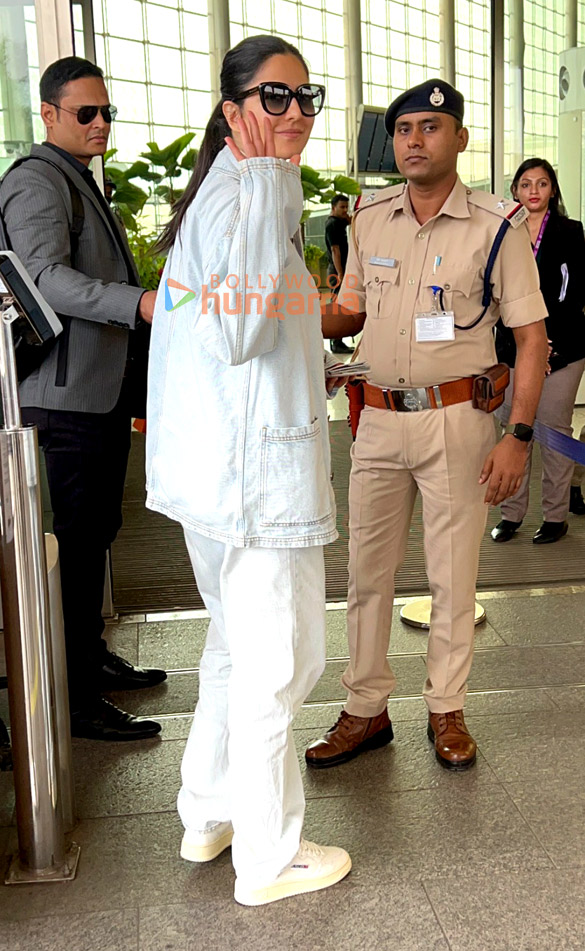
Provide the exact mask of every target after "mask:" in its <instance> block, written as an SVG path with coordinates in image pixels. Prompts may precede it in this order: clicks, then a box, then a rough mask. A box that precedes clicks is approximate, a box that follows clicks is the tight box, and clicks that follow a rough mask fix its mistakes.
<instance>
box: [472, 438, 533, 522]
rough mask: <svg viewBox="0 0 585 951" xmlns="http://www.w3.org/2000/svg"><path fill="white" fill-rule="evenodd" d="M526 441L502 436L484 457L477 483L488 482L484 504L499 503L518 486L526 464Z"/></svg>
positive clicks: (514, 491)
mask: <svg viewBox="0 0 585 951" xmlns="http://www.w3.org/2000/svg"><path fill="white" fill-rule="evenodd" d="M527 446H528V443H525V442H521V441H520V440H519V439H516V437H515V436H511V435H508V436H504V437H503V438H502V439H501V440H500V442H499V443H498V444H497V446H496V447H495V448H494V449H492V451H491V452H490V454H489V456H488V457H487V458H486V460H485V462H484V464H483V469H482V471H481V476H480V479H479V484H480V485H484V484H485V483H486V482H488V480H489V482H488V487H487V492H486V494H485V502H486V505H499V504H500V502H503V501H504V499H508V498H510V496H511V495H515V493H516V492H517V491H518V489H519V488H520V484H521V482H522V479H523V477H524V468H525V466H526V448H527Z"/></svg>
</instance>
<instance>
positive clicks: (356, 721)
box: [306, 79, 547, 770]
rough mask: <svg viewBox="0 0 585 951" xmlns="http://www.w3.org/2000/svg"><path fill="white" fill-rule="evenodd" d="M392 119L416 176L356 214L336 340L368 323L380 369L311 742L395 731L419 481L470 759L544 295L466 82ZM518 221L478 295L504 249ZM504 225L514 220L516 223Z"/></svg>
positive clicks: (334, 325) (433, 677) (427, 90)
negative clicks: (475, 398)
mask: <svg viewBox="0 0 585 951" xmlns="http://www.w3.org/2000/svg"><path fill="white" fill-rule="evenodd" d="M386 129H387V131H388V133H389V135H391V136H393V138H394V153H395V157H396V163H397V165H398V168H399V170H400V172H401V174H402V175H403V176H404V177H405V178H406V179H407V184H406V185H397V186H392V187H390V188H385V189H383V190H381V191H379V192H375V193H374V194H373V195H370V196H366V197H365V198H364V199H363V200H362V202H361V205H360V208H359V211H358V212H357V214H356V216H355V217H354V223H353V227H352V240H351V244H350V253H349V259H348V264H347V271H346V275H345V279H344V283H343V285H342V287H341V291H340V297H339V302H340V304H341V305H343V306H341V307H338V308H337V316H335V313H336V311H335V305H328V308H327V310H326V312H325V315H324V319H323V330H324V334H325V335H326V336H332V337H341V336H346V335H349V334H355V333H357V332H359V330H360V329H362V327H363V330H364V335H363V341H362V348H361V353H360V356H361V357H362V358H364V359H366V360H367V361H368V362H369V363H370V364H371V367H372V371H371V375H370V378H369V383H368V384H366V385H365V387H364V390H365V404H366V405H365V407H364V410H363V412H362V415H361V420H360V424H359V428H358V432H357V438H356V441H355V443H354V446H353V449H352V471H351V479H350V489H349V509H350V519H349V525H350V545H349V589H348V609H347V620H348V639H349V654H350V662H349V666H348V667H347V670H346V671H345V674H344V676H343V678H342V682H343V684H344V686H345V688H346V689H347V691H348V700H347V703H346V706H345V709H344V711H343V712H342V713H341V716H340V717H339V719H338V721H337V723H336V724H335V725H334V726H333V727H332V728H331V729H330V730H329V732H328V733H327V734H326V735H325V737H324V738H323V739H320V740H318V741H316V742H315V743H313V744H312V745H311V746H309V748H308V749H307V751H306V760H307V763H308V764H309V765H310V766H314V767H324V766H333V765H336V764H338V763H343V762H345V761H346V760H349V759H352V758H353V757H354V756H356V755H358V754H359V753H361V752H363V751H365V750H368V749H373V748H375V747H379V746H383V745H385V744H386V743H389V742H390V741H391V740H392V739H393V733H392V725H391V723H390V720H389V718H388V712H387V700H388V696H389V694H390V693H391V692H392V690H393V688H394V686H395V678H394V675H393V673H392V670H391V669H390V666H389V664H388V660H387V656H386V655H387V652H388V643H389V636H390V625H391V618H392V604H393V599H394V577H395V574H396V571H397V570H398V569H399V567H400V565H401V563H402V560H403V556H404V552H405V549H406V543H407V538H408V530H409V524H410V520H411V516H412V510H413V506H414V501H415V496H416V492H417V489H419V490H420V492H421V495H422V501H423V526H424V545H425V556H426V565H427V574H428V579H429V585H430V590H431V594H432V604H433V607H432V615H431V629H430V635H429V643H428V653H427V680H426V683H425V686H424V691H423V695H424V699H425V701H426V703H427V706H428V710H429V720H428V736H429V739H430V740H431V742H433V743H434V746H435V751H436V756H437V759H438V761H439V763H440V764H441V765H442V766H445V767H446V768H448V769H458V770H461V769H467V768H468V767H469V766H472V765H473V763H474V762H475V757H476V744H475V741H474V740H473V738H472V737H471V736H470V734H469V732H468V731H467V728H466V726H465V721H464V718H463V704H464V700H465V694H466V682H467V677H468V675H469V671H470V668H471V662H472V655H473V636H474V605H475V586H476V580H477V569H478V561H479V547H480V542H481V538H482V535H483V533H484V529H485V523H486V516H487V511H488V505H498V504H499V503H500V502H501V501H502V500H503V499H505V498H507V497H508V496H510V495H513V494H514V492H515V491H516V489H517V487H518V486H519V484H520V481H521V479H522V474H523V471H524V463H525V457H526V446H527V444H528V440H530V438H531V436H532V429H531V425H532V422H533V420H534V414H535V411H536V407H537V405H538V400H539V395H540V391H541V387H542V382H543V379H544V373H545V365H546V355H547V341H546V333H545V326H544V317H545V316H546V309H545V305H544V301H543V298H542V296H541V293H540V291H539V280H538V273H537V270H536V265H535V263H534V256H533V254H532V249H531V246H530V239H529V235H528V231H527V229H526V226H525V225H524V224H523V221H524V218H525V214H524V211H525V209H523V208H522V206H518V205H516V203H515V202H511V201H503V200H499V199H498V198H496V197H494V196H493V195H489V194H486V193H485V192H477V191H471V189H469V188H466V187H465V185H464V184H463V183H462V182H461V180H460V179H459V177H458V175H457V158H458V155H459V153H460V152H463V151H464V150H465V148H466V146H467V143H468V132H467V129H465V128H464V127H463V96H462V95H461V93H459V92H458V91H457V90H456V89H453V87H452V86H450V85H449V84H448V83H446V82H443V81H442V80H439V79H437V80H430V81H428V82H425V83H422V84H421V85H420V86H417V87H415V88H413V89H409V90H408V91H407V92H405V93H403V94H402V95H401V96H399V97H398V98H397V99H395V101H394V102H393V103H392V104H391V106H390V107H389V109H388V111H387V113H386ZM505 219H506V220H507V221H509V224H510V227H507V231H506V233H505V236H504V238H503V241H502V243H501V247H500V249H499V253H498V254H497V257H496V258H495V263H493V270H492V271H491V275H489V284H490V285H491V293H490V294H489V296H488V303H487V305H486V307H485V314H484V316H483V318H482V319H481V320H478V317H480V315H481V314H482V312H483V311H484V307H483V306H482V297H483V296H484V293H485V287H484V284H486V283H487V282H486V281H485V280H484V278H485V271H486V267H487V262H488V259H489V257H490V251H491V250H492V248H493V246H494V240H495V238H496V236H497V234H498V232H499V231H500V229H501V226H502V222H503V221H504V220H505ZM505 227H506V226H505ZM500 316H501V318H502V320H503V322H504V324H505V325H506V326H508V327H511V328H512V329H513V331H514V337H515V341H516V344H517V347H518V362H517V364H516V375H515V385H514V393H513V399H512V409H511V415H510V425H509V426H508V427H507V429H506V434H505V435H504V436H503V438H502V439H501V441H500V442H498V443H497V445H494V443H495V429H494V424H493V419H492V418H491V417H490V415H488V414H487V413H485V412H482V411H481V410H480V409H475V408H474V407H473V405H472V400H471V397H472V386H473V378H474V377H475V376H477V375H479V374H482V373H484V372H485V371H486V370H487V369H488V368H489V367H491V366H493V365H494V364H495V363H496V355H495V348H494V340H493V326H494V324H495V323H496V321H497V319H498V317H500Z"/></svg>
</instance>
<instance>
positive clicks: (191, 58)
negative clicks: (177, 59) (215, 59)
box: [183, 52, 210, 89]
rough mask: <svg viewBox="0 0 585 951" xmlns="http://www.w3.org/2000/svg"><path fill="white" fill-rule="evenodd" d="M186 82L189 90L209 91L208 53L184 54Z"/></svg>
mask: <svg viewBox="0 0 585 951" xmlns="http://www.w3.org/2000/svg"><path fill="white" fill-rule="evenodd" d="M183 56H184V60H185V82H186V85H187V87H188V88H189V89H209V83H210V75H209V56H208V55H207V54H206V53H189V52H186V53H184V54H183Z"/></svg>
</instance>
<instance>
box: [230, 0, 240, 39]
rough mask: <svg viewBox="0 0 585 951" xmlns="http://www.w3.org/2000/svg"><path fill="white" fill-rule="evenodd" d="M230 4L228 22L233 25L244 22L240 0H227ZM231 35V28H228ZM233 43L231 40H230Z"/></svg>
mask: <svg viewBox="0 0 585 951" xmlns="http://www.w3.org/2000/svg"><path fill="white" fill-rule="evenodd" d="M229 2H230V21H232V22H235V23H243V22H244V11H243V7H242V0H229ZM230 33H231V28H230ZM232 43H233V38H232Z"/></svg>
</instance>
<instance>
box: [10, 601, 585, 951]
mask: <svg viewBox="0 0 585 951" xmlns="http://www.w3.org/2000/svg"><path fill="white" fill-rule="evenodd" d="M481 600H482V603H483V604H484V607H485V609H486V612H487V622H486V623H484V624H483V625H481V626H480V627H478V628H477V641H476V657H475V663H474V667H473V670H472V674H471V678H470V694H469V697H468V702H467V708H466V710H467V722H468V725H469V726H470V728H471V730H472V732H473V733H474V735H475V737H476V739H477V741H478V745H479V756H478V762H477V766H476V767H475V768H474V769H473V770H470V771H469V772H467V773H463V774H451V773H449V772H447V771H445V770H443V769H441V768H440V767H439V766H438V765H437V763H436V761H435V759H434V756H433V753H432V750H431V749H430V746H429V744H428V741H427V739H426V735H425V716H426V713H425V708H424V706H423V703H422V700H421V698H420V692H421V687H422V683H423V680H424V676H425V665H424V653H425V648H426V635H425V634H424V633H423V632H421V631H418V630H416V629H413V628H408V627H406V626H404V625H403V624H402V623H401V622H400V620H399V618H398V611H399V607H398V606H397V607H396V609H395V623H394V633H393V639H392V644H391V649H392V657H391V663H392V665H393V667H394V669H395V672H396V675H397V678H398V688H397V696H396V698H394V699H392V700H391V701H390V705H389V709H390V715H391V717H392V719H393V721H394V727H395V734H396V738H395V741H394V743H392V745H391V746H389V747H387V748H386V749H383V750H379V751H377V752H374V753H368V754H366V755H364V756H362V757H360V758H359V759H357V760H354V761H353V762H352V763H348V764H346V765H345V766H341V767H338V768H337V769H330V770H325V771H323V772H317V773H315V772H311V771H308V772H307V771H305V769H304V761H303V757H302V754H303V750H304V747H305V745H306V744H307V743H308V742H309V741H310V740H312V739H313V738H315V737H317V736H319V735H320V734H321V733H322V731H323V729H324V728H327V727H328V726H330V725H331V723H332V722H333V721H334V719H335V718H336V716H337V713H338V711H339V709H340V708H341V700H342V697H343V691H342V689H341V687H340V684H339V676H340V673H341V672H342V670H343V668H344V664H345V657H346V655H347V648H346V642H345V612H344V610H343V609H336V610H329V611H328V614H327V619H328V657H329V660H328V663H327V669H326V672H325V674H324V676H323V678H322V680H321V681H320V683H319V684H318V686H317V687H316V688H315V690H314V691H313V694H312V695H311V697H310V699H309V703H307V704H306V705H305V707H304V708H303V709H302V711H301V712H300V714H299V716H298V718H297V721H296V724H295V727H296V730H295V738H296V742H297V748H298V752H299V756H300V758H301V763H303V775H304V782H305V788H306V792H307V800H308V804H307V816H306V829H305V831H306V834H307V836H308V837H309V838H314V839H315V840H317V841H320V842H323V843H331V844H334V843H338V844H341V845H344V846H345V847H346V848H347V849H348V850H349V852H350V853H351V855H352V858H353V862H354V866H353V871H352V873H351V875H350V876H349V877H348V878H347V879H346V880H345V881H344V882H342V883H341V884H339V885H337V886H335V887H334V888H332V889H329V890H327V891H325V892H321V893H318V894H314V895H309V896H303V897H300V898H296V899H290V900H288V901H284V902H280V903H278V904H275V905H272V906H268V907H266V908H260V909H248V908H242V907H240V906H238V905H236V904H235V902H234V901H233V897H232V892H233V871H232V867H231V863H230V854H229V851H228V852H227V853H224V854H223V855H222V856H220V858H218V859H217V860H216V861H215V862H212V863H210V864H209V865H206V866H191V865H189V864H188V863H186V862H183V861H182V860H181V859H180V858H179V856H178V845H179V841H180V836H181V827H180V822H179V820H178V817H177V814H176V810H175V799H176V794H177V789H178V784H179V765H180V760H181V755H182V752H183V748H184V741H185V737H186V735H187V733H188V730H189V725H190V720H191V711H192V709H193V706H194V703H195V701H196V698H197V667H198V664H199V660H200V656H201V651H202V647H203V641H204V637H205V630H206V627H207V621H206V620H205V619H204V618H201V617H195V618H193V617H190V618H188V619H185V618H181V619H171V620H160V619H156V618H151V619H146V618H145V617H141V616H137V617H134V618H127V619H125V620H124V623H120V624H115V625H111V626H110V627H109V635H108V636H109V639H110V642H111V643H112V644H113V645H114V646H115V647H116V649H117V650H119V651H120V652H121V653H122V654H124V655H125V656H127V657H128V658H129V659H130V660H132V661H135V662H140V663H142V664H151V665H163V666H166V667H167V668H168V669H170V671H171V673H170V676H169V679H168V681H167V683H166V684H165V685H164V686H162V687H160V688H158V689H156V690H151V691H143V692H138V693H129V694H126V695H118V696H117V699H118V700H119V702H120V703H121V704H122V705H124V706H125V707H126V708H127V709H129V710H132V711H134V712H136V713H141V714H152V715H158V716H160V717H162V722H163V732H162V736H161V738H159V739H157V740H153V741H148V742H143V743H137V744H122V745H120V746H116V745H113V744H99V743H92V742H89V741H83V740H77V741H75V743H74V757H75V770H76V781H77V802H78V812H79V816H80V822H79V825H78V826H77V828H76V829H75V833H74V837H75V839H76V841H78V842H79V843H80V845H81V848H82V854H81V862H80V866H79V872H78V875H77V878H76V880H75V881H74V882H72V883H69V884H66V885H36V886H32V887H26V886H17V887H13V888H6V887H0V951H8V949H10V951H57V949H62V948H67V949H69V951H232V949H236V948H237V949H243V951H248V949H254V951H362V949H363V951H366V949H368V951H370V949H372V951H386V949H388V951H449V949H450V951H504V949H505V951H569V949H571V951H573V949H574V951H577V949H578V951H582V949H583V948H584V947H585V900H584V898H585V826H584V823H583V819H584V817H585V729H584V726H585V636H584V627H585V624H584V619H585V587H583V588H572V589H555V590H553V591H546V592H545V591H534V592H521V591H514V592H512V593H511V594H509V595H507V596H503V595H501V594H498V593H497V592H495V593H492V594H491V595H482V596H481ZM14 846H15V829H14V825H13V793H12V778H11V776H10V775H9V774H0V854H4V855H5V858H7V856H8V854H9V853H10V852H11V851H12V850H13V849H14Z"/></svg>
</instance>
